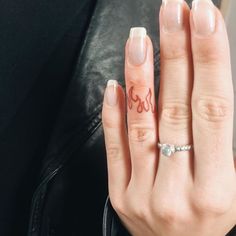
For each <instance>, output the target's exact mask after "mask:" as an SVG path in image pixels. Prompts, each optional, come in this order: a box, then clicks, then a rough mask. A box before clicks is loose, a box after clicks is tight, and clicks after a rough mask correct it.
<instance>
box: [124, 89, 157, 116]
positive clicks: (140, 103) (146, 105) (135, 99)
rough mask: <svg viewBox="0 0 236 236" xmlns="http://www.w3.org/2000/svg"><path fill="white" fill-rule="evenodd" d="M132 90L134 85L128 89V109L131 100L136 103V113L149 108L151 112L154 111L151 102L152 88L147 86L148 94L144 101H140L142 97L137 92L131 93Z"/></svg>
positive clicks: (131, 104)
mask: <svg viewBox="0 0 236 236" xmlns="http://www.w3.org/2000/svg"><path fill="white" fill-rule="evenodd" d="M133 90H134V86H132V87H131V88H130V89H129V92H128V95H127V102H128V107H129V109H130V110H131V109H132V107H133V102H134V103H138V106H137V112H138V113H142V112H143V111H146V112H148V111H149V110H151V112H152V113H154V112H155V108H154V106H153V104H152V90H151V89H150V88H149V90H148V94H147V95H146V97H145V100H144V101H142V99H141V98H140V97H139V96H138V95H137V94H136V95H133Z"/></svg>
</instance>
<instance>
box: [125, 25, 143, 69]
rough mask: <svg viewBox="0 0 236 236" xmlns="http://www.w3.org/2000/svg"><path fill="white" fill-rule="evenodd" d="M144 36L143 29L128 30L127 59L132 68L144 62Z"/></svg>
mask: <svg viewBox="0 0 236 236" xmlns="http://www.w3.org/2000/svg"><path fill="white" fill-rule="evenodd" d="M146 35H147V31H146V29H145V28H143V27H135V28H131V29H130V34H129V39H130V41H129V48H128V57H129V62H130V63H131V64H132V65H134V66H138V65H141V64H143V63H144V62H145V59H146V54H147V43H146Z"/></svg>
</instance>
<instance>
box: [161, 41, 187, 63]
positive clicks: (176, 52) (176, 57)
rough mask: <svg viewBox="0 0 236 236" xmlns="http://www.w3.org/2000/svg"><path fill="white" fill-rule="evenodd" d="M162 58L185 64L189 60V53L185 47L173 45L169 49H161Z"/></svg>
mask: <svg viewBox="0 0 236 236" xmlns="http://www.w3.org/2000/svg"><path fill="white" fill-rule="evenodd" d="M161 56H162V59H164V60H165V61H170V62H174V63H181V64H182V62H183V63H184V64H186V63H187V61H188V54H187V50H186V48H185V47H180V46H179V45H178V46H175V45H171V46H170V47H169V48H168V49H165V50H163V51H161Z"/></svg>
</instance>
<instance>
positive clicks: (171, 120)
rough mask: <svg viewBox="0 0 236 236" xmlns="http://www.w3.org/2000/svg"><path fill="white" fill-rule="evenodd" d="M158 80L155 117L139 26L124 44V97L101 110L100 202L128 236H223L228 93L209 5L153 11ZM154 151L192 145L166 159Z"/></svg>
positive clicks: (115, 90) (171, 5) (222, 33)
mask: <svg viewBox="0 0 236 236" xmlns="http://www.w3.org/2000/svg"><path fill="white" fill-rule="evenodd" d="M160 48H161V81H160V92H159V97H158V104H157V105H158V106H157V108H158V109H155V107H156V105H155V94H154V75H153V74H154V68H153V48H152V43H151V40H150V38H149V37H148V36H147V35H146V30H145V29H144V28H132V29H131V31H130V37H129V39H128V41H127V44H126V53H125V55H126V58H125V80H126V94H127V95H126V98H127V127H128V129H126V119H125V118H126V107H125V104H126V103H125V95H124V92H123V89H122V87H121V86H120V85H118V84H117V82H116V81H114V80H111V81H109V82H108V85H107V88H106V91H105V97H104V104H103V112H102V119H103V126H104V133H105V143H106V151H107V163H108V177H109V195H110V200H111V203H112V205H113V207H114V209H115V211H116V212H117V214H118V215H119V217H120V219H121V221H122V222H123V224H124V225H125V227H126V228H127V229H128V231H129V232H130V233H131V234H132V235H133V236H190V235H191V236H213V235H214V236H224V235H226V234H227V233H228V232H229V231H230V229H232V228H233V226H234V225H235V223H236V178H235V168H234V159H233V151H232V134H233V113H234V112H233V111H234V98H233V96H234V94H233V86H232V78H231V77H232V76H231V66H230V55H229V45H228V39H227V33H226V29H225V25H224V21H223V18H222V15H221V13H220V12H219V10H218V9H217V8H216V7H215V6H214V5H213V3H212V2H211V1H210V0H195V1H194V2H193V6H192V9H191V11H190V9H189V7H188V5H187V4H186V3H185V2H184V1H181V0H166V1H163V4H162V7H161V9H160ZM158 141H159V142H160V143H169V144H174V145H186V144H192V145H193V148H192V149H191V150H189V151H180V152H176V153H174V154H172V155H171V156H170V157H167V156H165V155H164V154H163V153H162V151H161V150H160V149H159V148H158V147H157V143H158Z"/></svg>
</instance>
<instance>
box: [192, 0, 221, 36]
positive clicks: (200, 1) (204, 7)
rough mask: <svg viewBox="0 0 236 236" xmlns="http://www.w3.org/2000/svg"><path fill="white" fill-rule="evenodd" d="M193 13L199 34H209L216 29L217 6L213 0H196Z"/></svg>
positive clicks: (195, 27) (193, 4) (195, 26)
mask: <svg viewBox="0 0 236 236" xmlns="http://www.w3.org/2000/svg"><path fill="white" fill-rule="evenodd" d="M192 14H193V24H194V29H195V32H196V33H197V34H199V35H200V36H208V35H210V34H212V33H213V32H214V31H215V20H216V19H215V18H216V17H215V7H214V4H213V2H212V1H211V0H194V1H193V3H192Z"/></svg>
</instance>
